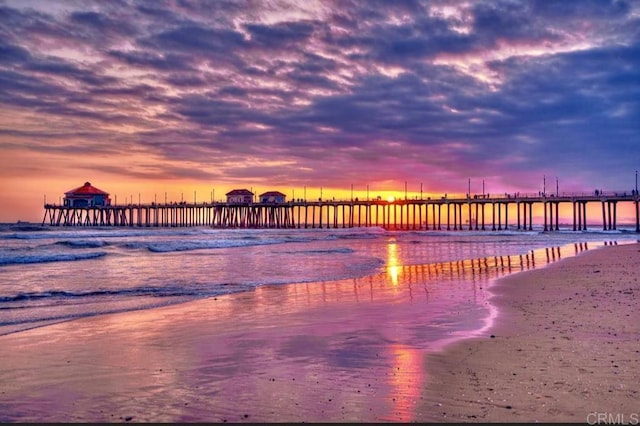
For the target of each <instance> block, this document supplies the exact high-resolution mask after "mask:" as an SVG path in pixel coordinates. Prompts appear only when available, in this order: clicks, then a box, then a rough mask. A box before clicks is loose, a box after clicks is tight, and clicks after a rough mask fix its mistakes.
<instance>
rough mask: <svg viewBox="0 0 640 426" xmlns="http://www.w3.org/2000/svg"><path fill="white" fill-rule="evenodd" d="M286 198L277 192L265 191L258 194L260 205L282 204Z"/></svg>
mask: <svg viewBox="0 0 640 426" xmlns="http://www.w3.org/2000/svg"><path fill="white" fill-rule="evenodd" d="M286 198H287V196H286V195H285V194H283V193H282V192H279V191H267V192H265V193H262V194H260V202H261V203H284V202H286Z"/></svg>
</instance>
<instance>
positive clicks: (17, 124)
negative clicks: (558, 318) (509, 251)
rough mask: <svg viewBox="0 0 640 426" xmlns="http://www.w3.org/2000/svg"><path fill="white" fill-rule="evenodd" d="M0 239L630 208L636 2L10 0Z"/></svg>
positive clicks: (639, 42) (4, 48) (4, 55)
mask: <svg viewBox="0 0 640 426" xmlns="http://www.w3.org/2000/svg"><path fill="white" fill-rule="evenodd" d="M0 99H1V101H0V102H1V107H0V222H15V221H17V220H26V221H36V222H37V221H41V220H42V217H43V214H44V209H43V204H44V202H45V201H46V202H48V203H58V202H59V201H60V200H61V197H63V196H64V192H66V191H68V190H70V189H73V188H76V187H78V186H81V185H82V184H83V183H84V182H85V181H89V182H91V184H93V185H94V186H96V187H98V188H100V189H102V190H104V191H106V192H109V193H110V194H111V198H112V200H113V199H114V198H117V201H118V202H119V203H124V202H125V201H129V202H130V201H132V200H133V201H134V202H137V201H141V202H143V203H145V202H152V201H158V202H161V201H164V199H165V198H167V199H168V200H169V201H181V200H186V201H194V200H195V201H197V202H201V201H210V200H211V199H216V200H223V199H224V194H225V193H226V192H228V191H229V190H231V189H235V188H247V189H250V190H252V191H253V192H254V193H256V194H259V193H261V192H265V191H268V190H278V191H281V192H283V193H285V194H287V196H288V198H289V199H291V198H301V197H303V195H306V197H307V198H308V199H313V198H316V197H318V196H319V193H320V191H322V192H323V197H324V198H331V197H335V198H336V199H348V198H350V196H351V188H353V191H354V195H355V196H360V197H362V198H364V197H365V196H366V195H365V194H367V195H370V196H371V197H374V196H376V195H379V194H383V195H384V196H386V195H387V194H391V193H398V194H401V195H403V194H404V193H405V189H406V190H407V191H408V193H409V194H410V196H416V194H420V193H424V194H425V196H426V194H443V193H448V194H457V193H460V194H465V193H467V192H468V191H469V188H470V189H471V193H482V190H483V187H484V189H485V191H486V192H488V193H491V192H494V193H504V192H509V193H512V192H521V193H537V192H538V191H542V190H543V188H546V190H547V191H549V189H550V188H551V189H552V190H553V191H555V190H556V189H558V191H559V192H560V193H565V192H584V191H587V192H592V191H593V190H594V189H602V190H605V191H607V190H619V191H623V190H624V191H629V192H630V191H631V190H632V189H634V185H635V179H636V176H637V172H636V170H638V169H640V2H639V1H607V0H581V1H571V0H569V1H472V2H467V1H448V0H433V1H424V2H421V1H397V0H394V1H376V0H366V1H349V0H345V1H335V2H334V1H311V0H304V1H269V0H263V1H241V0H233V1H226V0H218V1H192V0H153V1H134V0H109V1H87V0H82V1H71V0H68V1H62V0H59V1H56V0H43V1H38V0H16V1H13V0H4V1H3V0H0Z"/></svg>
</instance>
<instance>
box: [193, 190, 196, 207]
mask: <svg viewBox="0 0 640 426" xmlns="http://www.w3.org/2000/svg"><path fill="white" fill-rule="evenodd" d="M195 203H196V191H193V204H195Z"/></svg>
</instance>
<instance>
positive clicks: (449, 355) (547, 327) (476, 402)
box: [418, 243, 640, 424]
mask: <svg viewBox="0 0 640 426" xmlns="http://www.w3.org/2000/svg"><path fill="white" fill-rule="evenodd" d="M639 263H640V244H637V243H636V244H626V245H617V246H608V247H600V248H599V249H596V250H589V251H588V252H584V253H580V254H579V255H577V256H574V257H572V258H569V259H564V260H563V261H562V262H559V263H556V264H549V265H547V266H546V267H544V268H541V269H535V270H531V271H523V272H520V273H517V274H514V275H510V276H506V277H502V278H500V279H499V280H497V281H496V283H495V284H494V285H493V286H492V288H491V293H492V294H493V296H492V297H491V302H492V303H493V304H495V305H496V306H497V308H498V310H499V311H500V315H499V316H498V318H497V320H496V322H495V324H494V326H493V327H492V329H491V330H490V333H491V337H490V338H472V339H468V340H463V341H460V342H456V343H454V344H452V345H450V346H448V347H446V348H445V349H444V351H443V352H440V353H435V354H430V355H428V356H427V357H426V358H427V361H426V363H427V367H426V368H427V370H428V371H429V372H430V378H431V381H430V382H429V384H428V386H427V387H426V388H425V394H424V395H425V401H426V402H425V403H424V404H422V405H421V407H420V410H419V416H418V419H419V420H423V421H431V422H582V423H585V422H586V423H590V424H594V423H596V422H598V421H600V422H603V421H605V422H606V421H607V420H608V421H609V422H613V421H614V420H615V419H617V420H618V423H620V422H622V423H624V422H626V424H636V423H638V421H639V420H640V414H639V413H640V406H639V405H638V403H637V401H638V396H640V384H639V383H640V370H639V369H638V367H639V366H640V355H639V353H640V351H639V349H640V346H639V344H638V338H639V337H640V322H639V321H638V319H640V314H638V311H637V301H638V298H639V297H640V277H639V276H638V274H637V273H634V272H635V271H634V270H633V269H632V268H634V266H633V265H638V264H639ZM636 268H637V267H636ZM612 419H614V420H612Z"/></svg>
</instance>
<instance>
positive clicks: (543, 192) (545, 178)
mask: <svg viewBox="0 0 640 426" xmlns="http://www.w3.org/2000/svg"><path fill="white" fill-rule="evenodd" d="M546 192H547V177H546V176H545V175H542V196H543V197H544V196H545V193H546Z"/></svg>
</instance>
